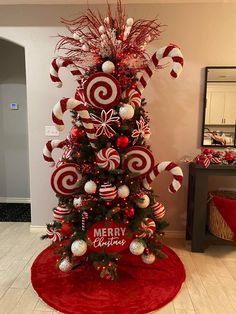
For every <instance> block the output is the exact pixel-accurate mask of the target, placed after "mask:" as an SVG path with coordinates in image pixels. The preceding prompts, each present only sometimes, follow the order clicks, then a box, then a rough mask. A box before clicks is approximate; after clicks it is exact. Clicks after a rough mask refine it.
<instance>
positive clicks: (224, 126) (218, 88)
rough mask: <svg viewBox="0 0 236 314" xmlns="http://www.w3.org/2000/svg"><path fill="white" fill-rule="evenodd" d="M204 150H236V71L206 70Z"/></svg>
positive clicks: (232, 69)
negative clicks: (209, 148)
mask: <svg viewBox="0 0 236 314" xmlns="http://www.w3.org/2000/svg"><path fill="white" fill-rule="evenodd" d="M205 78H206V80H205V99H204V108H205V110H204V115H203V132H202V146H218V147H225V146H226V147H229V146H234V147H235V146H236V138H235V131H236V67H206V72H205Z"/></svg>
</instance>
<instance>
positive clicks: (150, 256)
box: [141, 253, 156, 264]
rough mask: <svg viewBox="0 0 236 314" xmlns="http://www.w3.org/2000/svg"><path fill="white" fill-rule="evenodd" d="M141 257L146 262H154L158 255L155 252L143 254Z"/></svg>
mask: <svg viewBox="0 0 236 314" xmlns="http://www.w3.org/2000/svg"><path fill="white" fill-rule="evenodd" d="M141 259H142V261H143V262H144V263H145V264H152V263H154V262H155V260H156V257H155V255H154V254H152V253H151V254H142V256H141Z"/></svg>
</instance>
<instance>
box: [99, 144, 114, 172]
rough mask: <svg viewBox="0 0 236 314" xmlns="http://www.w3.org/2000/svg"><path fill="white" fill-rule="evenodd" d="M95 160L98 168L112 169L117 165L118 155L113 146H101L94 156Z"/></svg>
mask: <svg viewBox="0 0 236 314" xmlns="http://www.w3.org/2000/svg"><path fill="white" fill-rule="evenodd" d="M96 162H97V165H98V167H99V168H102V169H104V170H114V169H116V168H118V167H119V164H120V155H119V153H118V152H117V151H116V150H115V149H114V148H102V149H101V150H100V151H99V152H98V154H97V156H96Z"/></svg>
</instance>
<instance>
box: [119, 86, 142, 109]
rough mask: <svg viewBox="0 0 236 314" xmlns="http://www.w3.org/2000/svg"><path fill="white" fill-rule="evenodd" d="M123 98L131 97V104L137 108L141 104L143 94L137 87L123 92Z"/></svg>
mask: <svg viewBox="0 0 236 314" xmlns="http://www.w3.org/2000/svg"><path fill="white" fill-rule="evenodd" d="M122 97H123V98H128V99H129V104H130V105H131V106H132V107H133V108H135V107H140V106H141V96H140V94H139V93H138V92H137V91H136V90H135V89H127V90H125V91H124V92H123V94H122Z"/></svg>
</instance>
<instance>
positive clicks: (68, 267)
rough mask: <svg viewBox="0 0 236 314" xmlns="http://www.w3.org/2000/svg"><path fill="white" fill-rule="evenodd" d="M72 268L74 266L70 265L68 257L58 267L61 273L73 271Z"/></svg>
mask: <svg viewBox="0 0 236 314" xmlns="http://www.w3.org/2000/svg"><path fill="white" fill-rule="evenodd" d="M72 266H73V265H72V264H71V263H70V261H69V259H68V258H67V257H66V258H64V259H63V260H62V261H61V262H60V264H59V266H58V267H59V269H60V270H61V271H63V272H67V271H69V270H71V269H72Z"/></svg>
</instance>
